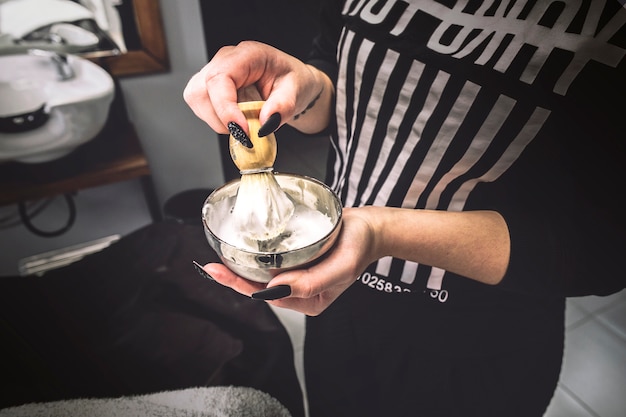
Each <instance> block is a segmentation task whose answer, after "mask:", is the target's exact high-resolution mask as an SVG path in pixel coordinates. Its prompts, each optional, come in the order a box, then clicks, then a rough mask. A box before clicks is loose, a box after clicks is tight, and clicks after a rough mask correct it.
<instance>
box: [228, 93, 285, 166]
mask: <svg viewBox="0 0 626 417" xmlns="http://www.w3.org/2000/svg"><path fill="white" fill-rule="evenodd" d="M263 103H264V101H245V102H241V103H238V105H239V108H240V109H241V111H242V112H243V114H244V115H245V116H246V119H247V120H248V130H249V131H250V135H249V137H250V141H251V142H252V147H251V148H248V147H246V146H244V145H243V144H242V143H241V142H239V141H238V140H237V139H235V138H233V136H232V135H231V136H230V137H229V139H228V143H229V149H230V157H231V158H232V160H233V162H234V163H235V165H236V166H237V168H239V170H240V171H260V170H264V169H268V168H272V167H273V166H274V161H275V160H276V137H275V136H274V134H273V133H271V134H269V135H267V136H264V137H262V138H260V137H259V135H258V132H259V128H260V127H261V122H260V121H259V113H260V112H261V107H263Z"/></svg>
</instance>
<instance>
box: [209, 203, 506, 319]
mask: <svg viewBox="0 0 626 417" xmlns="http://www.w3.org/2000/svg"><path fill="white" fill-rule="evenodd" d="M387 255H393V256H396V257H400V258H404V259H408V260H413V261H416V262H420V263H424V264H429V265H431V266H436V267H440V268H444V269H447V270H450V271H452V272H456V273H458V274H460V275H464V276H467V277H468V278H471V279H475V280H477V281H481V282H484V283H488V284H496V283H498V282H499V281H500V280H501V279H502V277H503V276H504V273H505V271H506V267H507V264H508V256H509V242H508V231H507V227H506V224H505V222H504V220H503V219H502V217H501V216H500V215H499V214H497V213H495V212H492V211H468V212H444V211H429V210H413V209H399V208H390V207H361V208H346V209H345V210H344V216H343V226H342V231H341V234H340V236H339V239H338V241H337V243H336V245H335V247H334V248H333V250H332V251H331V252H330V253H329V256H327V257H326V258H324V260H323V261H322V262H319V263H317V264H315V265H313V266H311V267H310V268H307V269H301V270H295V271H288V272H285V273H282V274H280V275H278V276H277V277H275V278H274V279H273V280H272V281H271V282H270V284H269V286H271V287H274V286H277V285H288V286H290V287H291V296H289V297H286V298H282V299H279V300H273V301H270V303H272V304H274V305H276V306H279V307H284V308H290V309H293V310H297V311H300V312H303V313H305V314H309V315H317V314H320V313H321V312H322V311H324V310H325V309H326V308H327V307H328V306H329V305H330V304H331V303H332V302H333V301H334V300H335V299H337V297H339V296H340V295H341V293H343V291H345V290H346V289H347V288H348V287H349V286H350V285H352V284H353V283H354V282H355V279H356V278H357V277H358V276H359V275H360V274H361V273H362V272H363V271H364V270H365V268H366V267H367V266H368V265H369V264H371V263H372V262H374V261H376V260H377V259H379V258H381V257H383V256H387ZM204 269H205V271H206V272H208V273H209V274H210V275H211V276H212V277H213V278H214V279H215V280H216V281H217V282H219V283H221V284H223V285H226V286H229V287H231V288H233V289H235V290H236V291H238V292H240V293H242V294H245V295H248V296H251V295H252V294H253V293H254V292H256V291H259V290H262V289H263V288H265V285H264V284H259V283H255V282H252V281H248V280H246V279H244V278H241V277H238V276H236V275H235V274H233V273H232V272H231V271H230V270H228V268H226V267H225V266H224V265H221V264H208V265H205V267H204Z"/></svg>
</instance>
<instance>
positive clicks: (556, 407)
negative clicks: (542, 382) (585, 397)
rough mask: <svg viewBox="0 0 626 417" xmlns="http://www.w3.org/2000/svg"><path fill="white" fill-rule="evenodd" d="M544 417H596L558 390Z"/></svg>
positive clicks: (572, 398) (564, 392)
mask: <svg viewBox="0 0 626 417" xmlns="http://www.w3.org/2000/svg"><path fill="white" fill-rule="evenodd" d="M543 416H544V417H596V416H594V415H593V414H591V413H590V412H589V411H588V410H586V409H585V407H584V406H583V405H582V404H580V402H578V401H577V400H576V399H575V398H574V397H572V396H571V395H570V394H568V393H567V392H566V391H564V390H563V389H562V388H560V387H559V388H557V390H556V392H555V393H554V398H552V402H551V403H550V406H549V407H548V410H547V411H546V413H545V414H544V415H543Z"/></svg>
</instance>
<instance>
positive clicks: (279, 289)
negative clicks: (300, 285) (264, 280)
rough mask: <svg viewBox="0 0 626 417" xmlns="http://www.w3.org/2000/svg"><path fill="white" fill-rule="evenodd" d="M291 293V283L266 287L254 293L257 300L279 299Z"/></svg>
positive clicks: (253, 296) (253, 295)
mask: <svg viewBox="0 0 626 417" xmlns="http://www.w3.org/2000/svg"><path fill="white" fill-rule="evenodd" d="M289 295H291V287H290V286H289V285H277V286H275V287H269V288H265V289H263V290H261V291H257V292H255V293H252V298H254V299H255V300H266V301H269V300H277V299H279V298H283V297H287V296H289Z"/></svg>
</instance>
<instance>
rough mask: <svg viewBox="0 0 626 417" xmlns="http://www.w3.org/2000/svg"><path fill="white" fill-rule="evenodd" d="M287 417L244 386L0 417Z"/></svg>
mask: <svg viewBox="0 0 626 417" xmlns="http://www.w3.org/2000/svg"><path fill="white" fill-rule="evenodd" d="M57 416H58V417H130V416H133V417H164V416H167V417H191V416H193V417H291V414H290V413H289V411H288V410H287V409H286V408H285V407H284V406H283V405H282V404H281V403H280V402H279V401H278V400H276V399H275V398H274V397H272V396H270V395H269V394H266V393H264V392H262V391H258V390H256V389H253V388H247V387H233V386H217V387H201V388H188V389H183V390H174V391H163V392H157V393H154V394H147V395H137V396H128V397H119V398H88V399H83V398H81V399H73V400H62V401H53V402H48V403H32V404H25V405H21V406H17V407H11V408H5V409H2V410H0V417H57Z"/></svg>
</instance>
